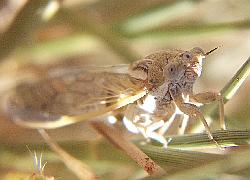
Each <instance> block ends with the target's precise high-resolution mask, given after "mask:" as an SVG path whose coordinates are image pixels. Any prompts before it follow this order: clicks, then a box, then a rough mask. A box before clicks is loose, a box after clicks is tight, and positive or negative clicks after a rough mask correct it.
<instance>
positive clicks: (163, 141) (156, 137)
mask: <svg viewBox="0 0 250 180" xmlns="http://www.w3.org/2000/svg"><path fill="white" fill-rule="evenodd" d="M163 125H164V121H163V120H161V121H158V122H155V123H152V124H151V125H149V126H148V127H147V128H146V134H147V136H148V137H149V138H151V139H154V140H156V141H158V142H160V143H161V144H163V147H164V148H167V147H168V143H169V142H170V141H171V139H169V140H166V138H165V137H164V136H163V135H162V134H160V133H158V132H155V131H156V130H157V129H159V128H161V127H162V126H163Z"/></svg>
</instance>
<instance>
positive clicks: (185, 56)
mask: <svg viewBox="0 0 250 180" xmlns="http://www.w3.org/2000/svg"><path fill="white" fill-rule="evenodd" d="M182 58H183V60H187V61H188V60H191V59H192V54H191V53H189V52H185V53H183V54H182Z"/></svg>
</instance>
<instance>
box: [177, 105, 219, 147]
mask: <svg viewBox="0 0 250 180" xmlns="http://www.w3.org/2000/svg"><path fill="white" fill-rule="evenodd" d="M177 106H178V107H179V109H180V110H181V111H182V112H183V113H184V114H187V115H189V116H190V117H191V118H195V119H200V120H201V122H202V123H203V125H204V127H205V129H206V131H207V134H208V137H209V139H210V140H211V141H213V142H214V143H215V144H216V146H217V147H219V148H220V149H223V148H222V147H221V146H220V145H219V144H218V143H217V141H215V139H214V137H213V135H212V133H211V130H210V128H209V126H208V124H207V122H206V119H205V118H204V116H203V115H202V112H201V111H200V109H199V108H198V107H197V106H195V105H194V104H190V103H183V102H177Z"/></svg>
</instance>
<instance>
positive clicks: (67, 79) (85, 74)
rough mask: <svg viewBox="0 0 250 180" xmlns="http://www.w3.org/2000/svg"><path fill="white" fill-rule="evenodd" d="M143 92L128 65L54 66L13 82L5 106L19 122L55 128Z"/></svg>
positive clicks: (87, 117)
mask: <svg viewBox="0 0 250 180" xmlns="http://www.w3.org/2000/svg"><path fill="white" fill-rule="evenodd" d="M145 94H146V91H145V90H144V88H143V83H142V82H140V81H138V80H136V79H133V78H132V77H130V76H129V74H128V66H127V65H120V66H107V67H102V68H101V67H95V68H94V67H90V68H86V67H85V68H84V69H82V68H76V69H74V68H73V69H56V70H54V71H50V72H48V74H47V76H46V77H43V78H42V79H39V80H37V81H34V82H23V83H21V84H19V85H18V86H16V88H15V89H14V90H13V92H12V93H11V95H10V96H9V98H8V100H7V103H6V109H7V111H8V113H9V114H10V115H11V117H12V118H13V120H14V121H15V122H16V123H18V124H20V125H23V126H27V127H31V128H56V127H61V126H65V125H69V124H72V123H76V122H79V121H83V120H89V119H91V118H94V117H96V116H100V115H103V114H105V113H107V112H110V111H112V110H115V109H118V108H120V107H122V106H125V105H127V104H129V103H133V102H134V101H136V100H138V99H140V98H141V97H143V96H144V95H145Z"/></svg>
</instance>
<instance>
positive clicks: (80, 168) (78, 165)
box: [38, 129, 98, 180]
mask: <svg viewBox="0 0 250 180" xmlns="http://www.w3.org/2000/svg"><path fill="white" fill-rule="evenodd" d="M38 132H39V133H40V134H41V136H42V137H43V139H44V140H45V141H46V143H47V144H48V145H49V146H50V148H51V149H52V150H53V151H54V152H55V153H56V154H57V155H58V156H60V158H61V160H62V161H63V162H64V164H65V165H66V166H67V167H68V168H69V169H70V170H71V171H72V172H73V173H74V174H75V175H76V176H77V177H78V178H79V179H87V180H95V179H98V178H97V176H96V175H95V174H94V173H93V172H92V171H91V169H90V168H89V166H88V165H86V164H84V163H83V162H82V161H79V160H77V159H75V158H74V157H73V156H71V155H70V154H68V153H67V152H66V151H64V150H63V149H62V148H61V147H60V146H59V145H58V144H57V143H56V142H55V141H53V140H52V139H51V138H50V137H49V135H48V134H47V132H46V131H45V130H44V129H39V130H38Z"/></svg>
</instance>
